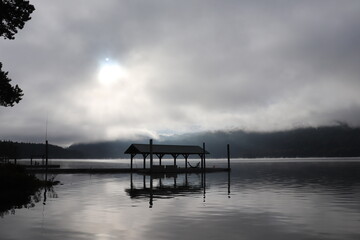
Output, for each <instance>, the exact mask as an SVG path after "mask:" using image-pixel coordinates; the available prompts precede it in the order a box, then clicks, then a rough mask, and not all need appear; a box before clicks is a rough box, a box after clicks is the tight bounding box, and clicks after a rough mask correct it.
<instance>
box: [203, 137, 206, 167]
mask: <svg viewBox="0 0 360 240" xmlns="http://www.w3.org/2000/svg"><path fill="white" fill-rule="evenodd" d="M203 154H204V165H203V166H204V170H205V169H206V161H205V159H206V157H205V155H206V150H205V143H203Z"/></svg>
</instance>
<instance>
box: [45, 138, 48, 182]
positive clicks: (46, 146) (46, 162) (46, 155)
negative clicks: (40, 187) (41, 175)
mask: <svg viewBox="0 0 360 240" xmlns="http://www.w3.org/2000/svg"><path fill="white" fill-rule="evenodd" d="M45 157H46V161H45V181H47V173H48V161H49V143H48V140H46V145H45Z"/></svg>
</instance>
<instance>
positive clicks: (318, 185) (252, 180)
mask: <svg viewBox="0 0 360 240" xmlns="http://www.w3.org/2000/svg"><path fill="white" fill-rule="evenodd" d="M101 161H102V162H100V160H99V161H95V160H85V161H84V160H82V161H72V162H69V161H68V160H63V161H59V163H61V164H62V165H63V164H65V165H66V166H67V167H72V166H74V165H76V166H79V165H81V166H87V167H98V166H99V165H100V164H105V165H106V166H107V167H109V166H110V167H111V166H117V165H116V164H117V161H113V160H111V161H110V160H109V161H107V160H105V162H104V160H101ZM127 164H128V163H127V162H126V161H125V163H124V164H123V166H124V167H126V165H127ZM138 165H139V166H140V165H141V163H140V162H139V163H138ZM212 165H215V166H224V165H226V161H225V160H224V159H218V160H211V161H209V162H208V166H212ZM40 177H42V176H40ZM55 179H56V180H59V181H61V182H62V183H63V185H59V186H55V187H54V189H53V190H51V191H46V192H44V191H43V192H41V193H39V194H38V195H37V196H36V201H35V203H34V206H33V207H29V208H22V209H15V211H13V212H12V214H11V212H8V213H7V214H4V213H3V216H2V217H1V218H0V239H1V240H7V239H9V240H10V239H54V240H57V239H99V240H100V239H101V240H102V239H198V240H201V239H276V240H278V239H360V159H310V160H309V159H256V160H234V161H233V162H232V171H231V174H230V176H229V175H228V173H226V172H221V173H211V174H206V175H205V176H204V175H201V174H189V175H177V177H176V178H174V176H167V178H159V177H158V176H156V177H153V178H150V177H149V176H146V177H144V176H142V175H137V174H133V175H132V176H130V174H95V175H89V174H71V175H70V174H68V175H57V176H56V177H55ZM151 187H152V188H151ZM44 196H46V198H44Z"/></svg>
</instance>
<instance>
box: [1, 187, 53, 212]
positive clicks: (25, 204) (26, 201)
mask: <svg viewBox="0 0 360 240" xmlns="http://www.w3.org/2000/svg"><path fill="white" fill-rule="evenodd" d="M1 195H2V197H1V198H0V217H1V218H3V217H4V216H6V215H15V213H16V210H19V209H22V208H27V209H29V208H33V207H35V205H36V204H37V203H40V202H41V201H42V204H43V205H46V201H47V198H58V194H57V193H56V191H55V190H54V188H53V187H50V188H49V187H44V188H41V189H39V190H38V191H36V192H34V193H26V192H16V193H14V192H3V193H1Z"/></svg>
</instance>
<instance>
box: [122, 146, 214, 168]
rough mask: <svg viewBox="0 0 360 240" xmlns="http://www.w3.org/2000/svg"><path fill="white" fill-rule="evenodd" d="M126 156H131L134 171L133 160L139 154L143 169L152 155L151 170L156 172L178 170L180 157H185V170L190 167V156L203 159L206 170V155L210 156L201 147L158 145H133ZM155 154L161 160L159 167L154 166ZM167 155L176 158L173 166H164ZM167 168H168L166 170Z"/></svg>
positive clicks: (126, 152)
mask: <svg viewBox="0 0 360 240" xmlns="http://www.w3.org/2000/svg"><path fill="white" fill-rule="evenodd" d="M125 154H130V168H131V169H133V159H134V157H135V156H136V155H137V154H141V155H142V156H143V159H144V164H143V169H145V168H146V158H147V157H148V156H149V155H150V169H151V170H154V171H165V170H166V169H167V170H172V169H174V168H175V169H176V168H177V165H176V160H177V158H178V157H179V156H183V157H184V159H185V168H187V165H188V158H189V156H190V155H197V156H199V157H200V159H201V168H202V169H203V168H205V155H206V154H210V153H209V152H208V151H206V150H205V149H204V148H201V147H199V146H187V145H157V144H152V140H150V144H131V145H130V147H129V148H128V149H127V150H126V151H125ZM153 154H155V155H156V156H157V157H158V158H159V165H154V164H153V159H152V155H153ZM165 155H171V156H172V157H173V158H174V164H173V165H167V166H163V165H162V163H161V160H162V158H163V157H164V156H165ZM165 167H166V168H165Z"/></svg>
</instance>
